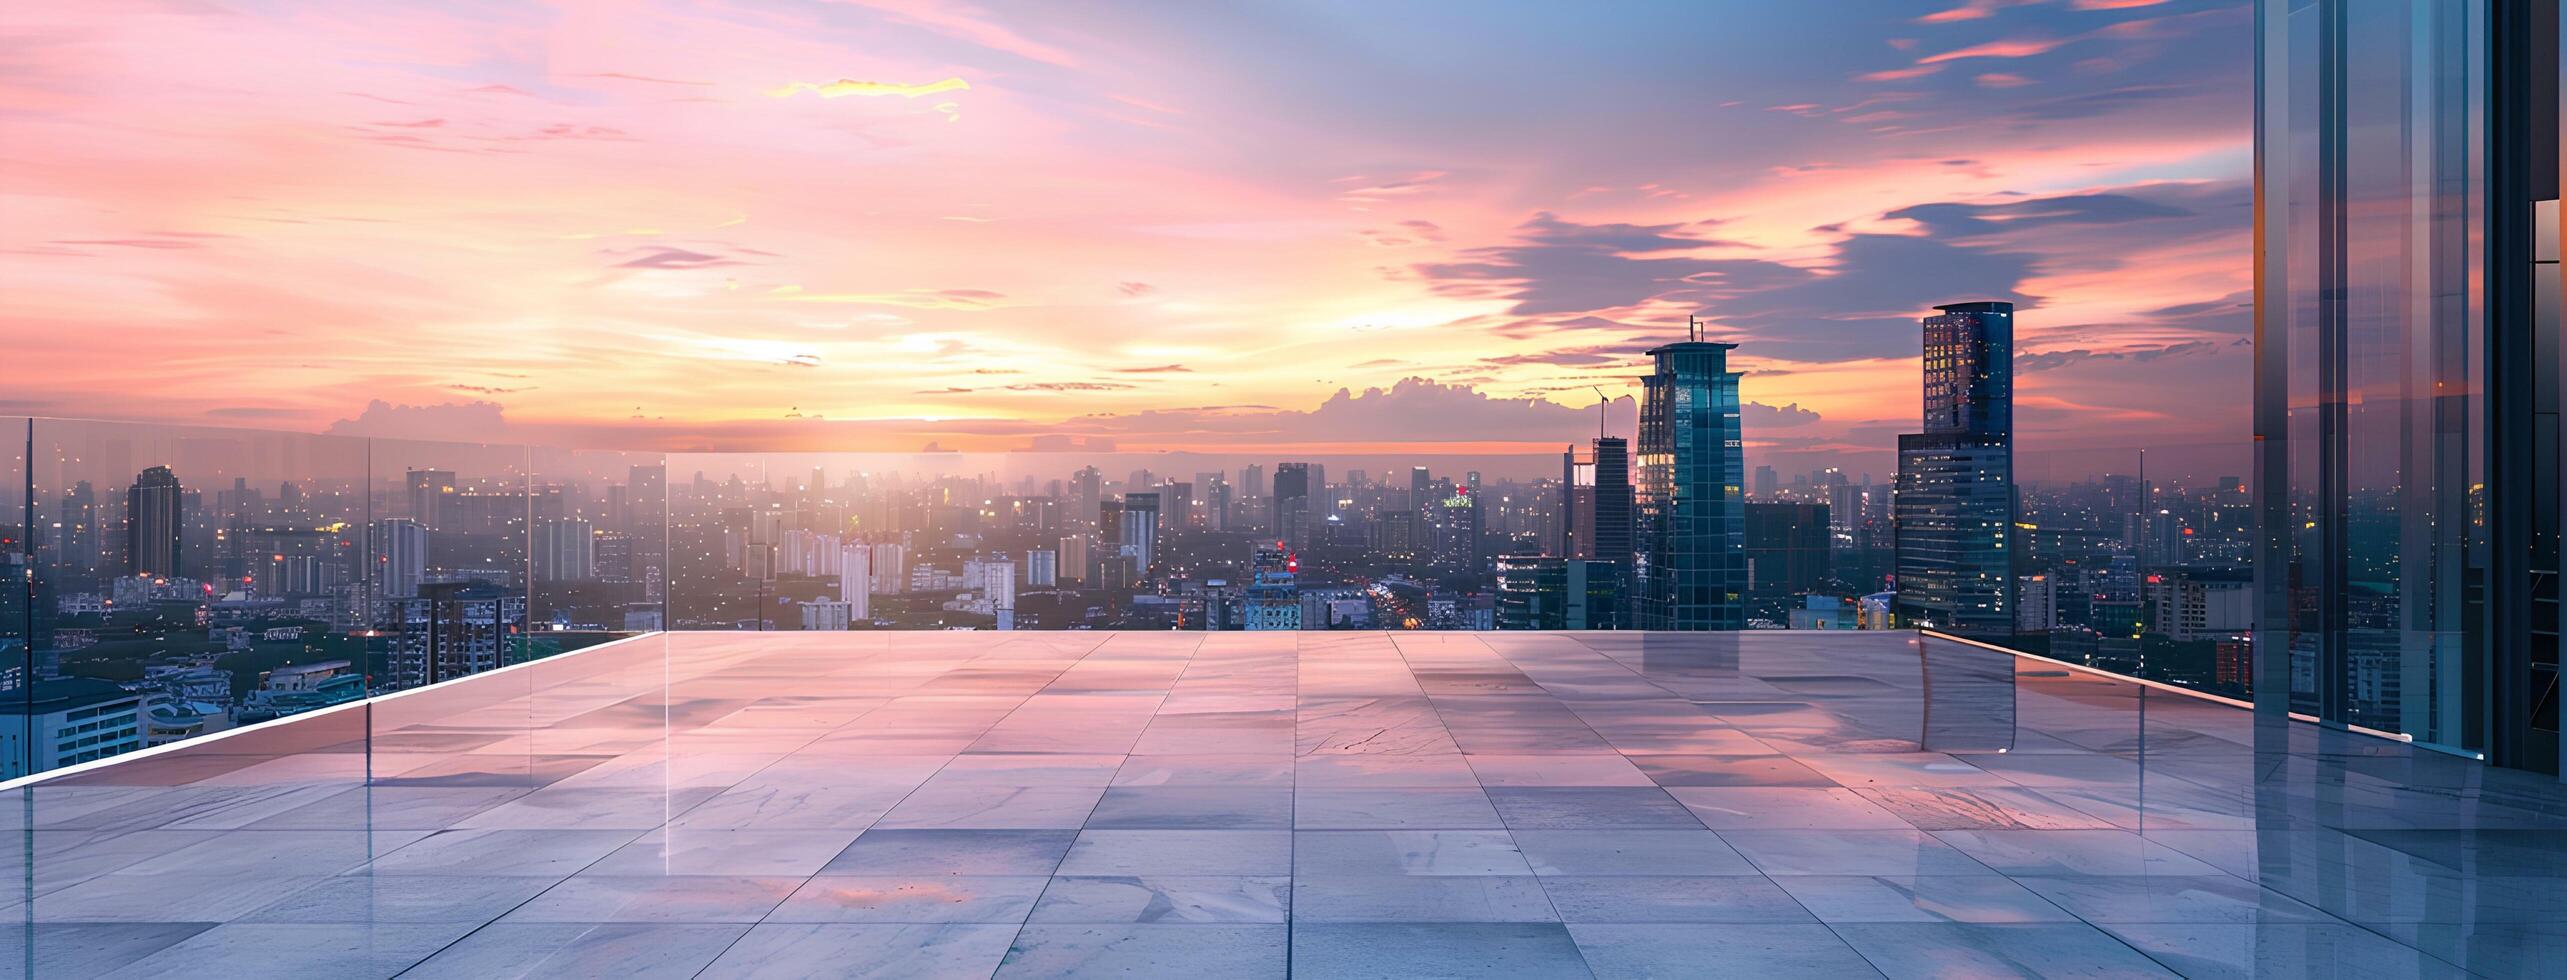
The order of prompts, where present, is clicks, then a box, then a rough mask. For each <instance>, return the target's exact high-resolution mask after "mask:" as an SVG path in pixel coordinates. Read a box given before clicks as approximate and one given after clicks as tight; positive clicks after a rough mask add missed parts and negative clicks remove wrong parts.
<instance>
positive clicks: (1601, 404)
mask: <svg viewBox="0 0 2567 980" xmlns="http://www.w3.org/2000/svg"><path fill="white" fill-rule="evenodd" d="M1587 387H1590V388H1594V389H1595V437H1596V438H1598V439H1609V438H1612V436H1613V432H1612V429H1613V417H1612V415H1611V414H1610V413H1611V412H1612V410H1613V399H1612V398H1610V397H1608V396H1606V395H1605V393H1604V386H1602V385H1588V386H1587Z"/></svg>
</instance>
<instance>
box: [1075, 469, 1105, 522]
mask: <svg viewBox="0 0 2567 980" xmlns="http://www.w3.org/2000/svg"><path fill="white" fill-rule="evenodd" d="M1104 502H1105V473H1104V472H1103V471H1100V470H1098V469H1097V468H1096V467H1093V466H1082V467H1080V468H1079V471H1078V473H1077V475H1075V476H1073V477H1071V479H1070V506H1071V507H1072V508H1073V509H1074V510H1076V511H1077V513H1078V519H1079V520H1083V521H1086V522H1088V524H1090V525H1093V526H1102V525H1097V514H1096V509H1097V506H1098V505H1100V504H1103V503H1104Z"/></svg>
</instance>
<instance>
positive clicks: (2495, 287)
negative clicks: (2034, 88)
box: [2246, 0, 2562, 773]
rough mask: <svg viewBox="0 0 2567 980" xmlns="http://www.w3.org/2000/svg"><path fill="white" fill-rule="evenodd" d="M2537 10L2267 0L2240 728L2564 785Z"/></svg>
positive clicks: (2550, 127)
mask: <svg viewBox="0 0 2567 980" xmlns="http://www.w3.org/2000/svg"><path fill="white" fill-rule="evenodd" d="M2558 6H2559V5H2558V4H2557V3H2556V2H2554V0H2539V2H2512V0H2505V2H2442V3H2404V4H2379V3H2369V2H2364V0H2292V2H2283V0H2259V2H2258V3H2256V5H2255V9H2256V16H2257V24H2256V38H2257V51H2256V55H2257V59H2258V62H2259V63H2258V65H2257V70H2256V73H2255V79H2256V97H2257V99H2256V121H2255V122H2256V141H2255V168H2256V170H2255V181H2254V186H2255V190H2256V199H2255V207H2256V220H2255V226H2254V227H2255V246H2254V257H2255V318H2256V323H2255V328H2254V341H2255V348H2256V349H2255V366H2256V372H2255V415H2254V436H2255V440H2254V446H2255V464H2254V465H2255V469H2254V471H2253V472H2252V473H2251V474H2249V476H2248V479H2247V480H2246V483H2247V486H2248V489H2249V491H2250V492H2251V493H2252V494H2253V497H2254V501H2255V508H2256V511H2257V514H2256V520H2255V522H2254V527H2255V528H2256V538H2255V545H2254V549H2255V550H2254V567H2255V575H2256V580H2255V584H2254V589H2255V630H2254V640H2253V653H2252V656H2253V662H2254V672H2253V673H2254V677H2253V685H2252V687H2253V695H2254V698H2255V703H2256V707H2257V709H2258V711H2259V712H2260V713H2263V714H2264V715H2265V716H2266V717H2268V718H2271V719H2273V720H2275V721H2279V720H2280V719H2281V718H2282V717H2284V716H2285V715H2286V714H2287V713H2299V714H2305V715H2311V716H2314V717H2316V718H2317V719H2319V720H2320V721H2322V722H2325V723H2327V724H2344V725H2359V726H2364V727H2369V728H2375V729H2385V730H2389V731H2394V732H2400V733H2404V734H2407V735H2410V736H2413V737H2414V739H2415V741H2416V742H2417V743H2418V744H2419V745H2424V744H2430V745H2434V746H2437V747H2442V748H2447V749H2454V750H2458V751H2460V752H2462V753H2464V754H2466V753H2483V754H2484V755H2485V757H2486V758H2488V759H2489V760H2490V761H2491V762H2494V763H2495V764H2497V765H2502V766H2510V767H2517V768H2524V769H2534V770H2541V771H2546V772H2553V773H2554V772H2557V771H2558V770H2559V760H2560V739H2561V737H2562V732H2561V726H2560V724H2559V718H2560V709H2559V705H2560V701H2559V691H2560V683H2559V681H2560V678H2559V673H2558V668H2559V626H2560V624H2559V601H2558V595H2559V585H2558V583H2559V581H2560V577H2559V574H2558V573H2559V570H2560V566H2559V553H2558V548H2559V533H2560V527H2561V524H2562V514H2561V503H2562V501H2561V495H2560V493H2559V481H2558V474H2559V473H2560V464H2561V457H2562V446H2561V444H2560V439H2561V438H2562V436H2561V431H2562V430H2561V428H2560V424H2559V412H2560V409H2561V405H2560V403H2559V399H2560V395H2559V390H2560V389H2559V381H2560V358H2559V356H2558V353H2557V351H2558V350H2559V320H2558V316H2559V309H2560V292H2561V290H2560V279H2559V276H2560V273H2559V265H2558V258H2559V252H2560V249H2559V245H2560V243H2559V222H2558V205H2557V201H2558V197H2559V164H2560V146H2559V139H2560V130H2559V95H2560V87H2561V85H2560V74H2559V63H2560V59H2559V46H2560V37H2559V22H2558Z"/></svg>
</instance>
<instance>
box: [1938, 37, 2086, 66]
mask: <svg viewBox="0 0 2567 980" xmlns="http://www.w3.org/2000/svg"><path fill="white" fill-rule="evenodd" d="M2066 43H2067V42H2065V41H2057V40H2052V39H2049V38H2015V39H2012V40H2005V41H1989V42H1988V43H1986V44H1973V45H1971V46H1969V47H1966V48H1960V49H1958V50H1953V51H1946V52H1943V53H1942V54H1936V55H1927V56H1925V57H1924V58H1921V59H1918V61H1917V64H1920V65H1933V64H1941V63H1943V62H1946V61H1959V60H1961V59H1963V58H2029V57H2032V56H2033V55H2037V54H2047V53H2049V52H2050V51H2053V50H2055V49H2057V48H2058V47H2059V46H2060V45H2062V44H2066Z"/></svg>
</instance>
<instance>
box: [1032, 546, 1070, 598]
mask: <svg viewBox="0 0 2567 980" xmlns="http://www.w3.org/2000/svg"><path fill="white" fill-rule="evenodd" d="M1060 584H1061V554H1060V552H1057V551H1047V550H1041V549H1037V550H1034V551H1028V552H1026V553H1025V586H1026V587H1027V588H1033V589H1049V588H1055V587H1057V586H1059V585H1060Z"/></svg>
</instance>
